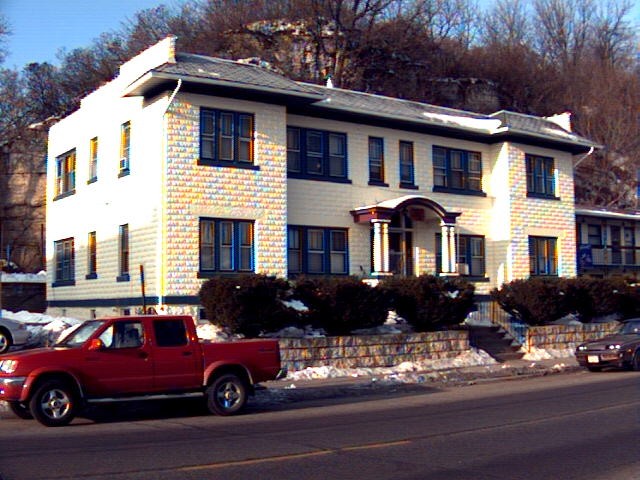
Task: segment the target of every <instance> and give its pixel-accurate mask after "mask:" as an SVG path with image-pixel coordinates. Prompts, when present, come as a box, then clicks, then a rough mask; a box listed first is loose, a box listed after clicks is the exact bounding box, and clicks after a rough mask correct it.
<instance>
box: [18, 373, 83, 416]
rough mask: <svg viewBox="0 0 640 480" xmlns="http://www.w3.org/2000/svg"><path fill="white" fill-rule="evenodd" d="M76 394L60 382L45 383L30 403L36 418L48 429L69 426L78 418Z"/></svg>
mask: <svg viewBox="0 0 640 480" xmlns="http://www.w3.org/2000/svg"><path fill="white" fill-rule="evenodd" d="M76 402H77V401H76V394H75V391H74V390H73V388H71V387H70V386H69V384H68V383H66V382H63V381H60V380H49V381H46V382H44V383H43V384H42V385H40V387H38V389H37V390H36V392H35V393H34V395H33V397H31V400H30V401H29V410H30V411H31V414H32V415H33V416H34V418H35V419H36V420H37V421H39V422H40V423H41V424H43V425H46V426H47V427H61V426H63V425H67V424H69V423H70V422H71V420H73V419H74V417H75V416H76V409H77V408H76Z"/></svg>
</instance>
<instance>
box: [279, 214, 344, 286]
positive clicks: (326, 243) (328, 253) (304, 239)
mask: <svg viewBox="0 0 640 480" xmlns="http://www.w3.org/2000/svg"><path fill="white" fill-rule="evenodd" d="M309 231H321V232H322V243H323V249H322V251H320V250H318V251H317V253H318V254H322V255H323V261H322V271H317V272H312V271H310V267H309V263H310V255H312V254H313V251H311V249H310V247H309ZM293 232H297V234H298V239H297V240H298V244H297V245H292V244H291V239H292V238H291V236H292V234H293ZM334 233H339V234H341V235H344V249H343V250H342V249H340V250H333V249H332V234H334ZM332 253H333V254H334V256H335V255H343V256H344V257H343V263H342V271H340V272H333V271H332V268H331V266H332V262H331V260H332ZM292 255H294V256H296V257H297V258H298V260H297V261H298V263H299V265H300V268H298V269H291V261H290V259H291V256H292ZM287 258H288V267H287V269H288V275H289V276H296V275H302V274H304V275H349V231H348V229H346V228H332V227H313V226H299V225H289V226H288V227H287Z"/></svg>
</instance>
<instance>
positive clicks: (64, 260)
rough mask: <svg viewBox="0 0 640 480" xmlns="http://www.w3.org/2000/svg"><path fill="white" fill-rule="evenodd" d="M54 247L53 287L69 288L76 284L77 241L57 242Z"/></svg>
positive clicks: (71, 239)
mask: <svg viewBox="0 0 640 480" xmlns="http://www.w3.org/2000/svg"><path fill="white" fill-rule="evenodd" d="M53 245H54V255H55V256H54V264H55V278H54V281H53V284H52V286H53V287H67V286H71V285H75V284H76V277H75V246H74V245H75V240H74V239H73V237H71V238H65V239H62V240H57V241H55V242H54V243H53Z"/></svg>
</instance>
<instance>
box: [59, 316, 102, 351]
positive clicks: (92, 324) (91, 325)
mask: <svg viewBox="0 0 640 480" xmlns="http://www.w3.org/2000/svg"><path fill="white" fill-rule="evenodd" d="M102 325H104V320H89V321H87V322H84V323H83V324H82V325H80V326H79V327H78V328H77V329H76V330H74V331H73V332H72V333H71V334H70V335H69V336H68V337H66V338H64V339H62V340H61V341H60V342H58V343H56V345H57V346H64V347H79V346H80V345H82V344H83V343H84V342H86V341H87V339H88V338H89V337H90V336H91V335H93V333H94V332H95V331H96V330H98V329H99V328H100V327H101V326H102Z"/></svg>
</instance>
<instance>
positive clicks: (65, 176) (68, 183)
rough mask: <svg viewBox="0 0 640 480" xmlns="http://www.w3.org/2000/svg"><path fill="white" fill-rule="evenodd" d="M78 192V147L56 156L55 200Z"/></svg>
mask: <svg viewBox="0 0 640 480" xmlns="http://www.w3.org/2000/svg"><path fill="white" fill-rule="evenodd" d="M74 193H76V149H75V148H74V149H73V150H69V151H68V152H67V153H64V154H62V155H60V156H59V157H56V186H55V197H54V200H58V199H60V198H64V197H66V196H69V195H73V194H74Z"/></svg>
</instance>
